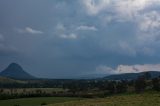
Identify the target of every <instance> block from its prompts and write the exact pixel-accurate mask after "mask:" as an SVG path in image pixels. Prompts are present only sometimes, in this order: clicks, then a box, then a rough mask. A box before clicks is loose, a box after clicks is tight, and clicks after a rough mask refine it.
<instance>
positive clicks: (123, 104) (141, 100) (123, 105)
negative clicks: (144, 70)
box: [48, 92, 160, 106]
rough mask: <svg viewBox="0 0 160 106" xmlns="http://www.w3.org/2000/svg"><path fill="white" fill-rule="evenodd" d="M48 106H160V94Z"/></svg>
mask: <svg viewBox="0 0 160 106" xmlns="http://www.w3.org/2000/svg"><path fill="white" fill-rule="evenodd" d="M48 106H160V92H148V93H143V94H123V95H118V96H111V97H106V98H97V99H89V100H80V101H71V102H65V103H57V104H52V105H48Z"/></svg>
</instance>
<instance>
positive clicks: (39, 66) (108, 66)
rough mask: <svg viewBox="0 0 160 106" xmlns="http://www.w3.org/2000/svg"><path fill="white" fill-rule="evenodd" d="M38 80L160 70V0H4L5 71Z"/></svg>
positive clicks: (0, 29) (1, 58) (0, 54)
mask: <svg viewBox="0 0 160 106" xmlns="http://www.w3.org/2000/svg"><path fill="white" fill-rule="evenodd" d="M12 62H16V63H18V64H20V65H21V66H22V67H23V68H24V69H25V70H26V71H27V72H29V73H31V74H32V75H35V76H38V77H45V78H64V77H74V76H78V75H89V74H115V73H130V72H143V71H160V0H14V1H13V0H0V70H3V69H4V68H5V67H7V66H8V64H10V63H12Z"/></svg>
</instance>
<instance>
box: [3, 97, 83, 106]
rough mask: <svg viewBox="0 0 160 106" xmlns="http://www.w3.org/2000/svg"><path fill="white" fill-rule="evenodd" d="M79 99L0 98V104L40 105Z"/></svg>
mask: <svg viewBox="0 0 160 106" xmlns="http://www.w3.org/2000/svg"><path fill="white" fill-rule="evenodd" d="M75 100H80V98H71V97H36V98H22V99H9V100H0V106H16V105H17V106H41V105H42V104H44V105H45V104H55V103H62V102H68V101H75Z"/></svg>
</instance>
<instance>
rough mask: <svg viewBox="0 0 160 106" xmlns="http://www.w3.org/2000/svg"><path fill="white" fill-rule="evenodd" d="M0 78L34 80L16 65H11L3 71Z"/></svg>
mask: <svg viewBox="0 0 160 106" xmlns="http://www.w3.org/2000/svg"><path fill="white" fill-rule="evenodd" d="M0 76H2V77H8V78H13V79H35V77H34V76H32V75H30V74H29V73H27V72H25V71H24V70H23V68H22V67H21V66H20V65H19V64H17V63H11V64H10V65H9V66H8V67H7V68H6V69H5V70H3V71H2V72H1V73H0Z"/></svg>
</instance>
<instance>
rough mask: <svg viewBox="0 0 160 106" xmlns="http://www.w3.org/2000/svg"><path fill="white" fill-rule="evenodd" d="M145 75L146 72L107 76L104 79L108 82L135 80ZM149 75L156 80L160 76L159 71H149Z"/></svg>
mask: <svg viewBox="0 0 160 106" xmlns="http://www.w3.org/2000/svg"><path fill="white" fill-rule="evenodd" d="M145 73H146V72H141V73H124V74H116V75H110V76H106V77H104V79H107V80H133V79H137V78H138V77H139V76H143V75H144V74H145ZM148 73H149V74H150V75H151V78H155V77H159V76H160V72H159V71H148Z"/></svg>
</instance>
